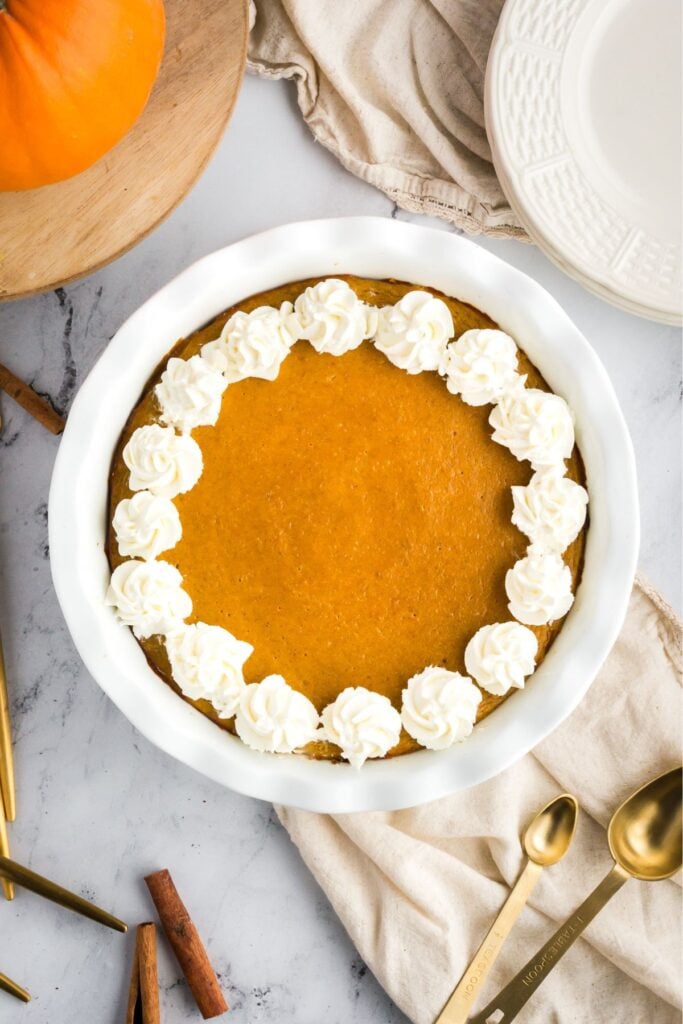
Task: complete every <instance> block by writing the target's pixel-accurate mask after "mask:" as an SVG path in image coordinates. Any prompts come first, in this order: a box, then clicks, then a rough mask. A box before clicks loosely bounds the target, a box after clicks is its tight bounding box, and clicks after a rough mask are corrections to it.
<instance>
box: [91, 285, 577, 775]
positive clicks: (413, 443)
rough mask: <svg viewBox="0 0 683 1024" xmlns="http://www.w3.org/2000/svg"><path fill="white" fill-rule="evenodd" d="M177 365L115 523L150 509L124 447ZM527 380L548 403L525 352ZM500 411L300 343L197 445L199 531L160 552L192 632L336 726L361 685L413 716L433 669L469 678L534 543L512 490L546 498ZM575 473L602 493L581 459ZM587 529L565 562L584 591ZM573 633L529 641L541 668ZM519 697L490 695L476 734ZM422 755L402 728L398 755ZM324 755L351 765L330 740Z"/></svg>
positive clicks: (231, 395) (202, 336) (247, 307)
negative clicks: (133, 504) (496, 418)
mask: <svg viewBox="0 0 683 1024" xmlns="http://www.w3.org/2000/svg"><path fill="white" fill-rule="evenodd" d="M344 280H345V281H347V282H348V284H349V285H350V286H351V288H352V289H353V291H354V292H355V293H356V295H357V296H358V298H359V299H361V300H362V301H363V302H365V303H367V304H369V305H371V306H377V307H384V306H391V305H394V304H396V303H397V302H398V301H399V300H400V299H401V298H402V297H403V296H404V295H406V294H407V293H408V292H410V291H411V290H413V289H414V288H415V286H413V285H410V284H407V283H402V282H397V281H374V280H367V279H362V278H355V277H346V278H344ZM315 283H316V281H299V282H294V283H292V284H288V285H284V286H282V287H280V288H277V289H273V290H271V291H268V292H265V293H262V294H260V295H256V296H252V297H251V298H249V299H246V300H243V301H241V302H240V303H239V304H238V305H237V306H235V307H233V308H232V309H229V310H227V311H226V312H225V313H224V314H222V315H221V316H219V317H218V318H217V319H216V320H214V321H213V322H212V323H211V324H209V325H208V326H207V327H205V328H203V329H202V330H200V331H197V332H196V333H195V334H193V335H192V336H190V337H189V338H187V339H184V340H182V341H180V342H178V344H177V345H176V347H175V349H174V351H173V353H172V354H173V355H175V356H177V357H179V358H181V359H188V358H190V357H191V356H193V355H196V354H198V353H200V351H201V349H202V346H203V345H204V344H205V343H206V342H207V341H210V340H212V339H214V338H216V337H217V335H218V334H219V332H220V330H221V328H222V327H223V325H224V323H225V322H226V321H227V320H228V319H229V317H230V316H231V315H232V314H233V313H234V312H235V311H236V310H241V311H243V312H246V313H249V312H251V311H252V310H254V309H256V308H258V307H262V306H264V305H265V306H272V307H275V308H279V307H280V306H281V304H282V303H283V302H291V303H293V302H294V301H295V299H296V298H297V296H299V295H300V294H301V292H302V291H303V290H304V289H305V288H306V287H307V286H309V285H313V284H315ZM430 291H431V292H432V294H434V295H437V296H438V297H439V298H441V299H442V300H443V301H444V302H445V303H446V305H447V306H448V308H449V310H450V312H451V314H452V317H453V322H454V325H455V335H456V337H459V336H460V335H461V334H462V333H463V332H465V331H468V330H471V329H476V328H495V326H496V325H495V324H494V323H493V322H492V321H491V320H490V319H489V318H488V317H487V316H485V314H483V313H481V312H479V311H477V310H475V309H474V308H472V307H471V306H468V305H466V304H464V303H461V302H459V301H457V300H456V299H453V298H450V297H448V296H445V295H442V294H441V293H438V292H436V291H435V290H434V289H430ZM165 365H166V359H165V360H164V364H163V366H165ZM163 366H161V367H160V368H159V370H158V371H157V372H156V373H155V375H154V376H153V378H152V379H151V380H150V382H149V384H148V387H147V388H146V389H145V392H144V394H143V396H142V398H141V400H140V402H139V403H138V405H137V406H136V408H135V409H134V410H133V413H132V414H131V417H130V419H129V421H128V423H127V425H126V427H125V429H124V431H123V434H122V436H121V440H120V443H119V446H118V448H117V451H116V453H115V457H114V460H113V465H112V473H111V485H110V499H109V505H110V515H109V522H110V523H111V521H112V518H113V516H114V512H115V510H116V508H117V505H118V504H119V502H121V501H122V500H124V499H127V498H130V497H131V496H132V495H133V491H131V490H130V488H129V474H128V469H127V467H126V465H125V464H124V461H123V458H122V452H123V449H124V447H125V445H126V443H127V442H128V440H129V439H130V437H131V436H132V434H133V432H134V431H135V430H136V429H137V428H139V427H141V426H144V425H146V424H151V423H157V422H159V413H160V410H159V405H158V401H157V398H156V396H155V393H154V386H155V384H156V383H157V382H158V380H159V378H160V374H161V371H162V370H163ZM518 370H519V372H520V373H521V374H526V375H527V381H526V386H527V388H538V389H541V390H543V391H548V390H549V389H548V387H547V385H546V383H545V382H544V380H543V378H542V377H541V375H540V373H539V372H538V370H536V368H535V367H534V366H533V365H532V364H531V362H530V361H529V360H528V358H527V357H526V355H525V354H524V352H523V351H522V350H521V349H520V350H519V353H518ZM490 412H491V409H490V406H488V405H483V406H472V405H468V404H466V403H465V402H464V401H462V400H461V399H460V398H459V397H456V396H454V395H452V394H450V393H449V391H448V390H447V389H446V387H445V386H444V382H443V380H442V379H441V377H439V375H437V374H436V373H428V372H424V373H417V374H407V373H405V372H404V371H402V370H401V369H399V368H397V367H396V366H394V365H393V364H392V363H391V362H390V361H389V360H388V359H387V358H385V356H384V355H383V354H382V353H381V352H380V351H378V350H377V348H376V347H375V346H373V344H372V343H371V342H364V343H363V344H361V345H359V346H358V347H357V348H354V349H353V350H352V351H348V352H346V353H345V354H344V355H343V356H334V355H330V354H319V353H318V352H316V351H315V349H314V348H313V347H312V346H311V345H310V344H309V343H308V342H306V341H303V340H300V341H297V342H296V344H295V345H294V346H293V347H292V349H291V351H290V353H289V355H288V356H287V358H286V359H285V360H284V362H283V363H282V365H281V367H280V370H279V373H278V376H277V378H276V379H275V380H272V381H270V380H260V379H256V378H253V377H252V378H248V379H246V380H241V381H240V382H239V383H237V384H231V385H230V386H228V387H227V389H226V390H225V393H224V394H223V397H222V403H221V408H220V415H219V418H218V420H217V422H216V424H215V425H214V426H199V427H196V428H195V429H194V430H193V431H192V437H193V438H194V440H195V441H196V442H197V443H198V444H199V446H200V448H201V452H202V456H203V472H202V474H201V477H200V478H199V480H198V482H197V483H196V484H195V486H194V487H193V488H192V489H191V490H188V491H187V492H186V493H182V494H179V495H177V496H176V497H175V498H174V504H175V505H176V508H177V509H178V512H179V514H180V520H181V522H182V537H181V539H180V540H179V542H178V543H177V544H176V546H175V547H173V548H172V550H169V551H166V552H165V553H164V554H163V555H162V556H160V557H162V558H163V559H164V560H165V561H166V562H168V563H170V564H171V565H172V566H175V567H176V568H177V569H178V571H179V572H180V574H181V576H182V578H183V587H184V589H185V590H186V591H187V593H188V594H189V595H191V598H192V613H191V615H190V616H189V617H188V618H187V622H188V623H193V622H205V623H211V624H215V625H220V626H222V627H224V628H225V629H227V630H228V631H229V632H230V633H231V634H233V635H234V636H235V637H238V638H240V640H244V641H247V642H248V643H249V644H251V645H252V646H253V648H254V651H253V654H252V655H251V657H249V658H248V660H247V661H246V663H245V665H244V678H245V680H246V681H247V682H248V683H250V682H259V681H260V680H262V679H263V678H264V677H266V676H269V675H273V674H278V675H281V676H283V677H284V678H285V680H286V681H287V683H288V684H289V685H290V686H291V687H293V688H294V689H295V690H297V691H300V692H301V693H303V694H305V695H306V696H307V697H308V698H309V699H310V700H311V701H312V702H313V704H314V705H315V707H316V709H317V711H318V712H322V710H323V709H324V708H325V707H326V706H327V705H329V704H331V703H332V702H334V700H335V698H337V696H338V695H339V694H340V693H341V691H343V690H344V689H345V688H346V687H349V686H352V687H355V686H362V687H366V688H367V689H369V690H371V691H374V692H376V693H378V694H382V695H384V696H386V697H387V698H389V700H390V701H391V703H392V704H393V706H394V707H395V708H396V709H397V710H400V709H401V699H402V692H403V690H404V687H405V685H406V682H407V680H408V679H410V678H411V677H413V676H414V675H415V674H416V673H419V672H420V671H421V670H423V669H424V668H425V666H428V665H434V666H443V667H445V668H447V669H449V670H451V671H453V672H459V673H462V674H466V667H465V662H464V652H465V648H466V646H467V643H468V641H469V640H470V638H471V637H472V636H473V635H474V634H475V633H476V632H477V630H478V629H480V627H482V626H484V625H486V624H490V623H499V622H505V621H507V620H509V619H510V617H511V616H510V612H509V610H508V598H507V596H506V588H505V577H506V573H507V572H508V570H509V569H510V568H511V566H513V565H514V564H515V563H516V562H517V561H518V560H520V559H522V558H524V556H525V552H526V550H527V546H528V543H529V540H528V538H527V537H525V536H524V534H523V533H521V532H520V530H518V529H517V527H516V526H514V525H513V524H512V522H511V515H512V505H513V502H512V494H511V488H512V487H513V486H524V485H526V484H528V483H529V480H530V478H531V476H532V473H533V470H532V468H531V466H530V464H529V462H526V461H518V460H517V459H516V458H515V457H514V455H513V454H512V453H511V452H510V451H509V450H508V449H507V448H506V447H503V446H502V445H500V444H495V443H493V442H492V439H491V427H490V425H489V415H490ZM567 476H568V477H569V478H570V479H572V480H575V481H577V482H579V483H584V474H583V468H582V464H581V459H580V455H579V453H578V450H577V449H576V448H574V450H573V453H572V455H571V458H570V459H569V460H568V462H567ZM584 534H585V530H582V531H581V532H580V533H579V536H578V537H577V538H576V539H575V540H574V541H573V542H572V543H571V544H570V545H569V547H568V548H567V550H566V551H565V552H564V554H563V556H562V557H563V560H564V563H565V564H566V565H567V566H568V567H569V570H570V571H571V576H572V583H573V588H574V589H575V588H576V585H577V583H578V580H579V576H580V571H581V565H582V559H583V549H584ZM108 555H109V560H110V563H111V567H112V569H115V568H116V567H117V566H118V565H119V564H120V563H121V562H122V561H123V559H122V557H121V555H120V554H119V551H118V548H117V543H116V538H115V535H114V532H113V529H112V528H111V527H110V529H109V535H108ZM561 625H562V622H561V620H557V621H554V622H551V623H549V624H546V625H540V626H531V627H530V628H531V629H532V630H533V633H534V634H535V636H536V638H537V641H538V652H537V655H536V665H538V664H540V663H541V662H542V660H543V658H544V657H545V655H546V653H547V651H548V649H549V647H550V645H551V644H552V642H553V640H554V638H555V636H556V635H557V633H558V631H559V629H560V628H561ZM140 643H141V646H142V647H143V650H144V651H145V654H146V656H147V658H148V661H149V663H150V665H151V666H152V668H153V669H154V670H155V671H156V672H157V673H158V674H159V675H160V676H161V677H162V678H163V679H164V680H165V681H166V682H167V683H168V684H169V685H171V686H172V687H174V689H176V690H177V692H179V693H180V690H179V688H178V686H177V685H176V683H175V681H174V680H173V677H172V674H171V668H170V665H169V661H168V657H167V654H166V647H165V644H164V641H163V638H162V637H159V636H152V637H149V638H146V639H142V640H140ZM506 696H507V695H506ZM185 699H188V698H187V697H185ZM504 699H506V697H505V696H503V697H497V696H494V695H492V694H490V693H487V692H483V697H482V700H481V703H480V704H479V707H478V712H477V720H481V719H482V718H483V717H485V716H486V715H488V714H490V713H491V711H493V710H494V708H495V707H496V706H497V705H498V704H499V703H500V702H501V701H502V700H504ZM191 703H194V704H195V705H196V706H197V707H198V708H199V709H200V710H201V711H202V712H203V713H205V714H207V715H208V716H210V717H211V718H212V719H213V720H214V721H215V722H216V723H217V724H219V725H220V726H221V727H223V728H227V729H230V730H231V731H234V719H233V718H230V719H227V720H225V719H221V718H219V717H218V715H217V713H216V711H215V709H214V707H213V706H212V705H211V703H209V702H208V701H204V700H195V701H191ZM418 748H419V745H418V743H417V742H416V741H415V740H414V739H413V738H411V737H410V736H409V735H408V734H407V733H406V732H405V730H403V731H402V733H401V738H400V741H399V743H398V745H397V746H395V747H394V748H393V749H392V750H391V751H390V754H391V755H395V754H403V753H407V752H409V751H412V750H416V749H418ZM306 752H307V753H308V754H309V755H311V756H314V757H320V758H328V757H332V758H336V757H338V756H339V749H338V748H337V747H335V746H334V744H331V743H329V742H326V741H321V742H315V743H312V744H309V745H308V746H307V747H306Z"/></svg>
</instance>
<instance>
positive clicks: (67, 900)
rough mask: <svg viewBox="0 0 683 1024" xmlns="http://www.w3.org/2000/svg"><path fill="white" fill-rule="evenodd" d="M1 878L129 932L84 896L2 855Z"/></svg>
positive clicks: (121, 930)
mask: <svg viewBox="0 0 683 1024" xmlns="http://www.w3.org/2000/svg"><path fill="white" fill-rule="evenodd" d="M0 878H6V879H8V880H9V881H10V882H14V883H15V884H16V885H19V886H21V887H22V888H23V889H30V891H31V892H35V893H37V894H38V895H39V896H42V897H44V899H46V900H52V902H53V903H58V904H59V905H60V906H61V907H66V908H67V909H68V910H73V911H74V913H76V914H81V916H82V917H89V918H90V919H91V920H92V921H97V922H98V923H99V924H103V925H106V927H107V928H113V929H114V931H117V932H126V931H128V925H127V924H125V922H124V921H120V920H119V919H118V917H114V915H113V914H110V913H108V912H107V911H106V910H102V909H101V908H100V907H97V906H95V904H94V903H90V902H89V901H88V900H85V899H83V897H82V896H77V895H76V893H75V892H69V890H68V889H64V888H63V887H62V886H61V885H57V883H56V882H51V881H50V879H49V878H43V876H42V875H38V874H36V872H35V871H31V869H30V868H25V867H23V865H21V864H17V862H16V861H14V860H10V858H9V857H4V856H2V854H0Z"/></svg>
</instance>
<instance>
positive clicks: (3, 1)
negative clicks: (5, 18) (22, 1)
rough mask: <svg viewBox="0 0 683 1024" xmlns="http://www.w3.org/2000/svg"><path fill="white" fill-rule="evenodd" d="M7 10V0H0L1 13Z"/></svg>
mask: <svg viewBox="0 0 683 1024" xmlns="http://www.w3.org/2000/svg"><path fill="white" fill-rule="evenodd" d="M6 10H7V0H0V14H2V12H3V11H6Z"/></svg>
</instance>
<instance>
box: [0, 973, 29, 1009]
mask: <svg viewBox="0 0 683 1024" xmlns="http://www.w3.org/2000/svg"><path fill="white" fill-rule="evenodd" d="M0 989H2V991H3V992H9V994H10V995H11V996H14V997H15V999H21V1001H22V1003H30V1002H31V997H30V995H29V994H28V992H27V991H26V989H25V988H22V987H21V985H17V983H16V981H12V979H11V978H8V977H7V975H6V974H0Z"/></svg>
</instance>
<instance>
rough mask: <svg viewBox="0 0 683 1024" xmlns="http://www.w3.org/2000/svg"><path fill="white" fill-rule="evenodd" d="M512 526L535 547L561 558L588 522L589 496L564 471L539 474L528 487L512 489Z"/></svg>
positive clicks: (554, 469) (549, 469)
mask: <svg viewBox="0 0 683 1024" xmlns="http://www.w3.org/2000/svg"><path fill="white" fill-rule="evenodd" d="M512 502H513V506H514V507H513V512H512V522H513V524H514V525H515V526H516V527H517V529H518V530H521V532H522V533H525V534H526V535H527V537H528V538H529V540H530V541H531V543H532V544H534V545H536V547H540V548H544V549H545V550H546V551H557V552H558V553H559V554H561V553H562V552H563V551H564V550H565V549H566V548H567V547H569V545H570V544H571V542H572V541H573V540H576V538H577V537H578V535H579V533H580V531H581V529H582V527H583V524H584V523H585V521H586V509H587V505H588V493H587V491H586V489H585V488H584V487H582V486H581V484H577V483H575V482H574V481H573V480H570V479H569V477H567V476H565V475H564V470H563V467H560V466H548V467H547V468H546V469H539V470H537V471H536V472H535V473H534V475H533V476H532V478H531V480H530V481H529V483H528V484H527V486H526V487H513V488H512Z"/></svg>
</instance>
